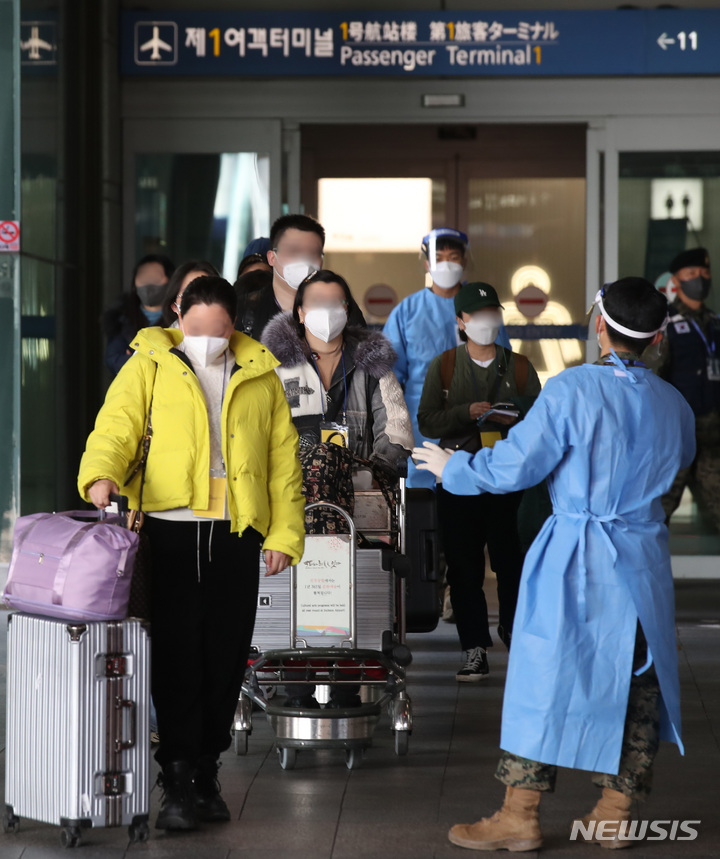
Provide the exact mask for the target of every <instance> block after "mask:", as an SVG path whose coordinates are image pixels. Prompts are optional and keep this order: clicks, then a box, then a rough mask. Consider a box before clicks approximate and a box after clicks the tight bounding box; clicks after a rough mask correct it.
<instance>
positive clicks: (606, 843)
mask: <svg viewBox="0 0 720 859" xmlns="http://www.w3.org/2000/svg"><path fill="white" fill-rule="evenodd" d="M631 805H632V797H630V796H626V795H625V794H624V793H620V791H617V790H611V789H610V788H609V787H604V788H603V792H602V795H601V797H600V799H599V800H598V801H597V805H596V806H595V808H593V810H592V811H591V812H590V814H587V815H585V817H583V818H582V821H581V822H582V823H584V824H585V826H587V825H588V824H589V823H593V822H594V823H595V830H594V832H593V838H592V839H591V840H592V841H595V842H597V843H598V844H599V845H600V846H601V847H605V848H607V849H608V850H622V849H623V848H625V847H632V846H633V844H634V840H633V839H631V838H627V836H626V833H627V826H623V825H622V824H623V823H625V824H628V823H629V822H630V806H631ZM600 823H604V826H603V827H602V829H601V830H600V833H598V825H599V824H600ZM598 834H600V835H601V836H602V837H601V838H598V837H597V835H598ZM624 835H625V837H623V836H624Z"/></svg>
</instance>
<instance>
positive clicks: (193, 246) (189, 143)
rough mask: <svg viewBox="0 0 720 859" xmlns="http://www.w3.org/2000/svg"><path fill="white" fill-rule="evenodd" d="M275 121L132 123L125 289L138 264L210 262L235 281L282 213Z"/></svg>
mask: <svg viewBox="0 0 720 859" xmlns="http://www.w3.org/2000/svg"><path fill="white" fill-rule="evenodd" d="M281 149H282V146H281V127H280V122H279V121H275V120H262V121H260V120H258V121H239V120H211V119H206V120H203V121H202V122H200V123H198V122H192V121H181V120H168V121H165V122H158V121H156V120H147V121H146V120H133V121H130V122H128V123H126V128H125V150H124V167H125V173H126V175H127V176H128V177H131V178H129V179H128V181H126V182H125V183H124V194H125V196H124V201H123V202H124V237H125V241H124V252H123V262H124V274H125V276H124V283H127V282H128V279H129V275H130V271H131V270H132V267H133V265H134V263H135V261H136V260H137V259H139V258H140V257H142V256H144V255H145V254H149V253H163V254H166V255H167V256H169V257H170V258H171V259H172V260H173V261H174V262H175V263H176V264H179V263H181V262H183V260H186V259H198V258H199V259H207V260H209V261H210V262H212V263H213V265H214V266H215V267H216V268H217V269H218V270H219V271H220V272H221V273H222V274H223V276H224V277H225V278H227V279H228V280H229V281H230V282H233V281H234V280H235V278H236V275H237V267H238V263H239V262H240V260H241V259H242V254H243V251H244V249H245V246H246V245H247V244H248V242H249V241H251V240H252V239H254V238H256V237H258V236H267V235H268V234H269V231H270V225H271V224H272V221H273V220H274V219H275V218H277V217H278V216H279V215H280V214H281V175H282V165H281Z"/></svg>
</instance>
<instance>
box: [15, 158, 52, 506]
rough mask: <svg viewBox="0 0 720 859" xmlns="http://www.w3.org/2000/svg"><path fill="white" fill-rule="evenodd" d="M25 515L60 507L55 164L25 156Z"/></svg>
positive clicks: (23, 453)
mask: <svg viewBox="0 0 720 859" xmlns="http://www.w3.org/2000/svg"><path fill="white" fill-rule="evenodd" d="M21 173H22V183H21V190H22V212H23V257H22V264H21V268H20V271H21V283H22V293H21V305H20V306H21V312H22V323H21V324H22V329H21V330H22V420H21V434H22V441H23V444H22V459H21V462H22V470H21V473H22V499H21V500H22V512H23V513H35V512H37V511H38V510H52V509H53V508H54V504H55V477H54V476H55V458H56V455H57V450H56V446H55V443H54V436H50V437H49V436H48V431H47V429H48V427H50V426H53V424H54V422H55V416H56V410H55V409H56V401H55V394H56V388H57V385H56V363H55V343H56V340H55V273H56V263H55V260H56V257H57V248H56V240H57V225H56V212H57V197H56V193H57V179H56V161H55V158H54V157H52V156H50V155H37V154H32V153H24V154H23V159H22V171H21Z"/></svg>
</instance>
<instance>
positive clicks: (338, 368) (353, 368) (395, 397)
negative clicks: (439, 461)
mask: <svg viewBox="0 0 720 859" xmlns="http://www.w3.org/2000/svg"><path fill="white" fill-rule="evenodd" d="M350 302H351V295H350V288H349V287H348V285H347V283H346V282H345V280H344V279H343V278H342V277H340V275H337V274H334V273H333V272H331V271H327V270H323V271H320V272H317V273H316V274H314V275H312V277H310V278H308V279H307V280H306V281H304V282H303V283H302V284H301V285H300V287H299V288H298V292H297V296H296V299H295V306H294V307H293V311H292V313H281V314H278V315H277V316H275V317H274V318H273V319H271V320H270V322H269V323H268V324H267V326H266V328H265V330H264V332H263V335H262V342H263V343H264V344H265V345H266V346H267V347H268V349H269V350H270V351H271V352H272V353H273V355H274V356H275V357H276V358H277V360H278V361H279V362H280V366H279V367H278V368H277V369H276V372H277V374H278V376H279V377H280V381H281V382H282V384H283V388H284V389H285V396H286V398H287V401H288V404H289V405H290V410H291V412H292V418H293V423H294V424H295V426H296V428H297V430H298V433H299V434H300V442H301V446H302V445H303V443H305V444H306V445H311V444H316V443H318V442H319V441H320V440H321V432H320V429H321V424H330V423H337V424H340V425H342V426H347V428H348V436H349V437H348V440H347V441H348V443H347V446H348V447H349V448H350V450H352V452H353V453H354V454H355V455H356V456H359V457H361V458H363V459H369V460H370V461H371V462H372V463H373V464H374V465H375V466H379V467H380V468H381V469H384V470H386V471H389V472H391V473H394V472H395V471H396V469H397V463H398V460H406V459H407V457H408V454H409V451H410V449H411V448H412V442H413V435H412V425H411V422H410V414H409V413H408V410H407V406H406V405H405V400H404V398H403V393H402V389H401V388H400V385H399V383H398V381H397V379H396V377H395V374H394V373H393V369H392V368H393V366H394V363H395V360H396V355H395V352H394V350H393V348H392V346H391V345H390V342H389V341H388V340H387V339H386V338H385V337H383V335H382V334H378V333H376V332H374V331H369V330H368V329H365V328H355V327H350V326H348V324H347V308H348V307H349V306H350Z"/></svg>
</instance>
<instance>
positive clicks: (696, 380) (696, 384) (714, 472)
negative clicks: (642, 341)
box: [658, 298, 720, 531]
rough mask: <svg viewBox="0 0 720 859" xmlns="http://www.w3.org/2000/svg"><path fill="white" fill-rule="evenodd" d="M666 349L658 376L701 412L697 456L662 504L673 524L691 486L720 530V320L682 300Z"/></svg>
mask: <svg viewBox="0 0 720 859" xmlns="http://www.w3.org/2000/svg"><path fill="white" fill-rule="evenodd" d="M670 313H671V316H670V320H669V322H668V327H667V331H666V334H665V338H664V339H663V342H662V344H661V347H660V362H659V366H658V374H659V375H660V376H661V377H662V378H663V379H666V380H667V381H668V382H670V384H671V385H673V386H674V387H676V388H677V389H678V390H679V391H680V393H681V394H682V395H683V396H684V397H685V399H686V400H687V401H688V403H689V405H690V407H691V408H692V410H693V412H694V414H695V435H696V441H697V455H696V457H695V460H694V461H693V463H692V465H691V466H690V467H689V468H684V469H682V470H681V471H679V472H678V475H677V477H676V478H675V482H674V483H673V485H672V487H671V489H670V491H669V492H668V493H667V494H666V495H664V496H663V499H662V504H663V509H664V510H665V515H666V516H667V518H668V520H669V519H670V516H672V514H673V512H674V511H675V510H676V509H677V507H678V505H679V504H680V499H681V498H682V494H683V491H684V490H685V487H686V486H689V487H690V489H691V491H692V493H693V496H694V497H695V500H696V501H697V502H698V504H699V505H700V506H701V507H702V508H703V509H704V510H705V511H706V512H708V513H709V514H710V516H711V517H712V520H713V522H714V524H715V527H716V528H717V530H718V531H720V318H719V317H718V316H717V314H716V313H713V311H712V310H710V308H708V307H706V306H705V305H703V306H702V307H700V309H699V310H692V309H691V308H690V307H688V306H687V305H686V304H685V303H684V302H683V301H681V300H680V299H679V298H678V299H676V300H675V301H674V302H673V303H672V304H671V305H670Z"/></svg>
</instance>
